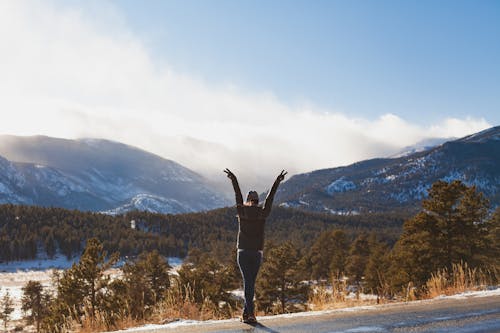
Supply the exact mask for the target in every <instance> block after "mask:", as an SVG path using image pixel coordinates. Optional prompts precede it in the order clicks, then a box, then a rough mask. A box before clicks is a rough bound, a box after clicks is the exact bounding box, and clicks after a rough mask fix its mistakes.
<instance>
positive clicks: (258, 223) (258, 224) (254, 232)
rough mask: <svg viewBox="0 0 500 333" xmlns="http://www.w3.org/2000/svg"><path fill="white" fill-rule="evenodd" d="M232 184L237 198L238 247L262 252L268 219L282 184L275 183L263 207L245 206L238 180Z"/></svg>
mask: <svg viewBox="0 0 500 333" xmlns="http://www.w3.org/2000/svg"><path fill="white" fill-rule="evenodd" d="M232 183H233V188H234V193H235V196H236V210H237V212H238V215H237V216H238V222H239V230H238V243H237V247H238V249H244V250H262V249H263V248H264V225H265V223H266V218H267V217H268V216H269V214H270V213H271V207H272V205H273V200H274V195H275V194H276V190H277V189H278V186H279V184H280V182H279V180H276V181H275V182H274V184H273V186H272V188H271V191H269V193H268V194H267V197H266V200H265V201H264V206H263V207H260V206H245V205H243V196H242V195H241V190H240V186H239V185H238V181H237V180H236V178H235V179H233V180H232Z"/></svg>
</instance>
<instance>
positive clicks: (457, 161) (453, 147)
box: [276, 126, 500, 215]
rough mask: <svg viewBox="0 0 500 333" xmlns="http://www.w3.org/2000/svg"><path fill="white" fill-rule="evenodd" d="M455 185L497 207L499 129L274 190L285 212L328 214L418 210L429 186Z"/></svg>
mask: <svg viewBox="0 0 500 333" xmlns="http://www.w3.org/2000/svg"><path fill="white" fill-rule="evenodd" d="M437 180H445V181H452V180H461V181H462V182H464V183H465V184H467V185H469V186H470V185H474V186H476V188H477V189H478V190H479V191H481V192H483V193H484V194H485V196H486V197H487V198H488V199H489V200H490V203H491V205H492V207H493V208H494V207H497V206H498V205H499V204H500V189H499V184H500V126H497V127H493V128H490V129H488V130H485V131H482V132H479V133H477V134H474V135H470V136H467V137H464V138H461V139H457V140H453V141H448V142H445V143H442V144H439V145H437V146H434V147H426V148H425V149H423V150H422V149H421V147H420V149H415V150H410V151H409V152H407V153H403V154H399V157H394V158H378V159H371V160H366V161H361V162H358V163H354V164H352V165H349V166H344V167H338V168H330V169H323V170H317V171H313V172H309V173H304V174H299V175H295V176H293V177H291V178H290V179H289V180H288V181H287V182H285V183H284V184H283V185H282V186H281V187H280V188H279V190H278V192H277V195H276V201H277V202H278V203H280V204H281V205H282V206H285V207H295V208H300V209H305V210H311V211H320V212H329V213H333V214H341V215H343V214H346V215H349V214H360V213H364V212H374V211H377V212H380V211H389V210H397V209H401V210H410V211H414V210H416V209H419V207H420V202H421V200H422V199H424V198H425V197H426V196H427V193H428V190H429V188H430V187H431V185H432V183H434V182H435V181H437Z"/></svg>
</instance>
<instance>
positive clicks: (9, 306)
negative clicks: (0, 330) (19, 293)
mask: <svg viewBox="0 0 500 333" xmlns="http://www.w3.org/2000/svg"><path fill="white" fill-rule="evenodd" d="M12 312H14V302H13V301H12V297H10V293H9V290H7V292H6V293H5V295H3V297H2V299H1V301H0V319H1V320H2V321H3V327H4V330H5V331H6V332H7V325H8V324H9V321H10V316H11V314H12Z"/></svg>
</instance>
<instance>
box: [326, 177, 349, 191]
mask: <svg viewBox="0 0 500 333" xmlns="http://www.w3.org/2000/svg"><path fill="white" fill-rule="evenodd" d="M354 189H356V185H355V184H354V183H353V182H352V181H350V180H347V179H346V178H345V177H341V178H339V179H336V180H334V181H333V182H332V183H331V184H330V185H328V186H327V187H326V189H325V190H326V193H328V194H329V195H333V194H334V193H339V192H347V191H351V190H354Z"/></svg>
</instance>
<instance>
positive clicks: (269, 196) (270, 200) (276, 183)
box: [264, 170, 288, 217]
mask: <svg viewBox="0 0 500 333" xmlns="http://www.w3.org/2000/svg"><path fill="white" fill-rule="evenodd" d="M287 173H288V172H286V171H285V170H282V171H281V173H280V174H279V175H278V177H276V180H275V181H274V183H273V186H272V187H271V191H269V193H268V194H267V197H266V201H265V202H264V215H265V216H266V217H267V216H269V214H270V213H271V207H272V206H273V200H274V195H275V194H276V191H277V190H278V186H279V185H280V183H281V182H282V181H283V179H285V175H286V174H287Z"/></svg>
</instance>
